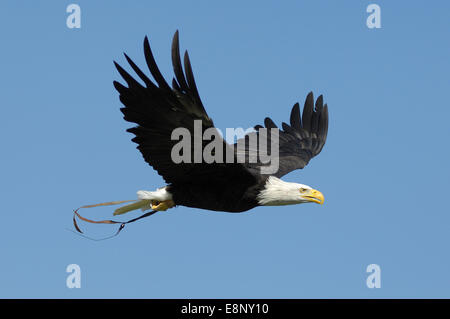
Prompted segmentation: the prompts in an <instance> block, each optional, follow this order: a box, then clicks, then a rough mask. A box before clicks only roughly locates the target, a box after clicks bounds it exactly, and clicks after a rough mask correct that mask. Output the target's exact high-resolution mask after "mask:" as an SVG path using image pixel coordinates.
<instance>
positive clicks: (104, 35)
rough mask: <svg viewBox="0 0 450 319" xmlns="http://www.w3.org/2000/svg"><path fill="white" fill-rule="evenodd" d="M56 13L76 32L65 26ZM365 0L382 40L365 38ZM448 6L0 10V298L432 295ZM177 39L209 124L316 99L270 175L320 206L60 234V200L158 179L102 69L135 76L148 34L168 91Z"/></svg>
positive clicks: (442, 260)
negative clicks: (290, 165)
mask: <svg viewBox="0 0 450 319" xmlns="http://www.w3.org/2000/svg"><path fill="white" fill-rule="evenodd" d="M70 3H77V4H79V5H80V7H81V12H82V16H81V19H82V20H81V29H69V28H67V26H66V18H67V15H68V14H67V13H66V7H67V6H68V5H69V4H70ZM370 3H376V4H378V5H379V6H380V8H381V24H382V25H381V26H382V27H381V29H369V28H367V26H366V18H367V16H368V13H366V7H367V6H368V5H369V4H370ZM449 10H450V4H449V3H448V2H447V1H433V2H429V1H408V2H406V1H395V2H394V1H373V2H370V1H285V2H283V3H279V1H257V2H256V1H255V2H250V1H249V2H246V3H242V2H238V1H235V2H233V1H231V2H230V1H227V2H220V3H219V2H211V1H196V2H195V4H194V3H192V4H189V3H188V2H182V1H176V2H174V1H170V2H163V1H160V2H157V1H151V2H150V1H135V2H127V4H126V5H125V2H123V1H81V0H80V1H73V2H72V1H45V2H44V1H2V2H1V3H0V30H1V31H0V32H1V35H2V36H1V39H2V50H1V53H0V61H1V75H2V76H0V85H1V87H2V90H1V91H2V95H1V96H2V99H1V111H2V116H1V117H0V122H1V125H0V141H1V146H2V156H1V159H0V161H1V166H0V167H1V168H0V170H1V179H0V193H1V199H2V200H1V210H2V227H1V229H2V230H1V232H0V239H1V241H2V256H1V266H0V297H4V298H5V297H8V298H18V297H25V298H34V297H39V298H46V297H54V298H112V297H114V298H224V297H238V298H240V297H245V298H350V297H353V298H382V297H385V298H392V297H393V298H398V297H413V298H416V297H425V298H429V297H447V298H448V297H450V272H449V271H448V270H449V267H450V256H449V253H448V243H449V241H450V211H449V209H448V204H447V199H448V190H449V189H450V187H449V186H450V183H449V181H450V170H449V168H448V163H449V160H450V158H449V157H450V151H449V148H448V137H449V136H450V135H449V134H450V126H449V125H448V121H449V117H450V109H449V103H448V97H447V93H448V89H449V84H450V81H449V73H450V68H449V51H450V44H449V41H448V37H449V30H450V21H449V19H448V12H449ZM176 29H179V30H180V41H181V48H182V50H184V49H188V50H189V54H190V57H191V62H192V65H193V69H194V74H195V76H196V81H197V85H198V87H199V91H200V95H201V97H202V100H203V102H204V104H205V106H206V108H207V111H208V113H209V115H210V116H211V117H212V118H213V119H214V122H215V124H216V126H217V127H219V128H220V129H222V130H224V129H225V128H226V127H244V128H247V127H250V126H253V125H255V124H259V123H261V122H262V121H263V119H264V117H266V116H270V117H271V118H272V119H273V120H274V121H275V122H276V123H281V121H287V120H288V118H289V112H290V109H291V107H292V105H293V104H294V103H295V102H297V101H299V102H300V103H303V101H304V99H305V97H306V94H307V93H308V92H309V91H311V90H312V91H313V92H314V93H315V95H316V96H318V95H319V94H323V95H324V98H325V101H326V102H327V103H328V105H329V112H330V126H329V133H328V140H327V144H326V145H325V147H324V149H323V151H322V153H321V154H320V155H319V156H318V157H317V158H315V159H313V160H312V161H311V162H310V164H309V165H308V166H307V167H306V168H305V169H304V170H299V171H295V172H292V173H290V174H289V175H287V176H285V177H284V179H285V180H287V181H292V182H299V183H304V184H308V185H311V186H313V187H314V188H317V189H319V190H320V191H322V193H324V195H325V204H324V205H323V206H319V205H313V204H308V205H297V206H289V207H264V208H257V209H254V210H251V211H249V212H247V213H243V214H227V213H218V212H208V211H199V210H196V209H191V208H185V207H177V208H176V209H173V210H170V211H168V212H166V213H159V214H156V215H154V216H152V217H151V218H148V219H144V220H142V221H141V222H139V223H135V224H132V225H129V226H127V227H126V229H125V230H124V231H123V232H122V233H121V235H120V236H118V237H115V238H113V239H111V240H107V241H103V242H93V241H89V240H86V239H83V238H81V237H79V236H76V235H75V234H73V233H72V232H70V231H68V229H72V228H73V226H72V210H73V209H74V208H76V207H78V206H81V205H84V204H92V203H97V202H103V201H110V200H122V199H133V198H135V192H136V191H137V190H139V189H148V190H153V189H154V188H156V187H160V186H162V185H164V184H163V180H162V178H161V177H160V176H158V175H157V174H156V172H155V171H153V169H152V168H151V167H149V166H148V165H147V164H146V163H145V162H144V161H143V159H142V158H141V155H140V153H139V152H138V151H137V150H136V149H135V144H133V143H132V142H131V141H130V139H131V137H132V136H131V134H129V133H126V132H125V129H126V128H128V127H130V124H129V123H126V122H125V121H123V119H122V115H121V113H120V111H119V108H120V106H121V104H120V102H119V99H118V94H117V92H115V90H114V88H113V86H112V81H113V80H118V79H119V75H118V74H117V72H116V70H115V69H114V67H113V63H112V61H113V60H116V61H118V62H119V63H121V64H122V65H125V64H126V63H125V59H124V57H123V56H122V52H127V54H128V55H129V56H130V57H132V58H133V59H134V60H135V62H136V63H137V64H138V65H140V66H142V67H143V68H144V65H145V64H144V57H143V50H142V42H143V38H144V36H145V35H148V36H149V39H150V43H151V46H152V48H153V52H154V54H155V57H156V60H157V62H158V64H159V66H160V69H161V70H162V72H163V74H164V75H165V76H166V78H167V79H171V77H172V70H171V64H170V44H171V38H172V35H173V33H174V32H175V30H176ZM128 69H129V68H128ZM111 212H112V209H110V208H101V209H92V210H85V211H84V212H83V213H84V214H85V215H86V216H89V217H92V218H107V217H108V218H109V216H110V214H111ZM134 214H135V213H133V215H132V216H133V217H134V216H135V215H134ZM82 227H84V229H85V230H86V231H87V232H88V233H89V234H91V235H93V236H102V235H107V234H110V233H112V232H114V231H115V229H116V228H111V227H110V226H106V225H100V226H91V225H85V224H83V225H82ZM69 264H78V265H79V266H80V268H81V288H80V289H69V288H67V287H66V278H67V276H68V273H66V267H67V265H69ZM369 264H378V265H379V266H380V267H381V288H379V289H369V288H367V286H366V277H367V276H368V274H367V273H366V267H367V266H368V265H369Z"/></svg>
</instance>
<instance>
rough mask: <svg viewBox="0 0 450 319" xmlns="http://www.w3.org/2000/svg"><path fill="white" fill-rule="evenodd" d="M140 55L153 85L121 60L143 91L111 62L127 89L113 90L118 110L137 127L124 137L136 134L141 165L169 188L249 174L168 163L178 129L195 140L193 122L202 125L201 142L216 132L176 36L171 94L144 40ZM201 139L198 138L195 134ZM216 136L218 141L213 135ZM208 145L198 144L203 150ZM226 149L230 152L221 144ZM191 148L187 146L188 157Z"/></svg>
mask: <svg viewBox="0 0 450 319" xmlns="http://www.w3.org/2000/svg"><path fill="white" fill-rule="evenodd" d="M144 54H145V60H146V63H147V66H148V68H149V70H150V72H151V74H152V76H153V78H154V81H155V82H156V83H154V82H153V81H152V80H150V79H149V78H148V77H147V76H146V75H145V74H144V72H142V71H141V70H140V69H139V68H138V67H137V66H136V64H135V63H134V62H133V61H132V60H131V59H130V58H129V57H128V56H127V55H126V54H125V58H126V59H127V61H128V63H129V64H130V66H131V68H132V69H133V70H134V71H135V72H136V74H137V75H138V76H139V78H140V79H141V80H142V81H143V82H144V84H145V86H143V85H142V84H140V83H139V82H138V81H136V80H135V79H134V78H133V77H132V76H131V75H130V74H128V73H127V72H126V71H125V70H124V69H123V68H122V67H121V66H120V65H118V64H117V63H116V62H114V64H115V66H116V68H117V70H118V71H119V73H120V75H121V76H122V77H123V79H124V80H125V81H126V83H127V85H128V87H126V86H124V85H122V84H120V83H118V82H116V81H114V87H115V88H116V89H117V91H118V92H119V93H120V101H121V102H122V104H123V105H124V107H123V108H121V111H122V113H123V114H124V119H125V120H126V121H129V122H133V123H136V124H138V125H137V126H136V127H133V128H130V129H128V130H127V131H128V132H131V133H134V134H135V135H136V137H134V138H133V139H132V141H133V142H135V143H137V144H138V146H137V148H138V149H139V151H140V152H141V153H142V155H143V157H144V159H145V161H146V162H147V163H149V164H150V165H151V166H152V167H153V168H154V169H156V171H157V172H158V174H159V175H161V176H162V177H163V178H164V180H165V181H166V182H167V183H173V182H176V181H177V182H180V181H183V180H187V179H190V178H202V177H203V178H212V177H213V176H212V175H211V174H214V175H215V176H217V177H218V178H219V176H222V177H223V176H230V174H231V173H232V174H244V176H245V174H247V175H249V176H250V174H249V173H248V172H247V170H246V169H245V167H244V166H242V165H240V164H231V165H225V164H223V163H211V164H206V163H204V162H203V161H202V163H194V161H193V160H192V161H191V162H190V163H184V162H181V163H178V164H176V163H175V162H174V160H173V159H172V156H171V154H172V149H173V147H174V145H176V144H177V143H178V142H179V141H178V140H172V139H171V136H172V132H173V131H174V130H175V129H176V128H185V129H188V130H189V132H190V134H191V136H192V137H193V136H194V121H195V120H201V132H200V134H201V136H203V132H204V131H205V130H206V129H208V128H210V129H215V128H214V124H213V121H212V120H211V119H210V118H209V116H208V114H207V113H206V111H205V108H204V107H203V104H202V101H201V100H200V96H199V94H198V91H197V86H196V84H195V80H194V76H193V73H192V68H191V63H190V61H189V55H188V53H187V51H186V52H185V54H184V71H183V68H182V65H181V59H180V51H179V40H178V31H176V32H175V35H174V37H173V41H172V64H173V70H174V73H175V78H174V79H173V81H172V88H171V87H170V86H169V85H168V84H167V82H166V80H165V79H164V78H163V76H162V74H161V72H160V71H159V69H158V66H157V65H156V62H155V59H154V57H153V54H152V51H151V49H150V45H149V42H148V39H147V37H146V38H145V40H144ZM197 133H199V132H197ZM214 136H220V135H219V134H215V135H214ZM208 142H209V141H203V140H202V150H203V148H204V146H205V144H207V143H208ZM220 142H221V143H223V144H222V145H223V147H224V149H226V148H227V147H231V146H230V145H228V144H227V143H226V142H225V141H223V139H221V141H220ZM194 144H195V143H190V145H191V154H192V155H193V154H194V151H197V152H198V149H197V150H195V149H194V146H195V145H194Z"/></svg>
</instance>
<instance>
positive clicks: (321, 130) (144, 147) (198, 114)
mask: <svg viewBox="0 0 450 319" xmlns="http://www.w3.org/2000/svg"><path fill="white" fill-rule="evenodd" d="M124 55H125V58H126V60H127V61H128V63H129V64H130V66H131V68H132V69H133V70H134V72H135V73H136V74H137V76H138V77H139V78H140V80H141V81H142V82H138V81H137V80H136V79H135V78H133V77H132V76H131V75H130V74H129V73H128V72H127V71H125V70H124V69H123V68H122V67H121V66H120V65H119V64H117V63H116V62H114V64H115V66H116V68H117V70H118V72H119V74H120V75H121V76H122V78H123V79H124V80H125V82H126V85H123V84H121V83H119V82H117V81H114V82H113V83H114V87H115V88H116V90H117V91H118V92H119V94H120V101H121V102H122V104H123V105H124V107H123V108H121V111H122V113H123V114H124V119H125V120H126V121H128V122H132V123H135V124H137V126H135V127H132V128H130V129H128V130H127V131H128V132H131V133H133V134H134V135H135V137H134V138H133V139H132V141H133V142H135V143H137V144H138V146H137V149H139V151H140V152H141V153H142V156H143V157H144V160H145V161H146V162H147V163H148V164H150V165H151V166H152V167H153V168H154V169H155V170H156V171H157V172H158V174H159V175H161V176H162V177H163V178H164V180H165V182H166V183H167V185H166V186H164V187H161V188H158V189H156V190H155V191H138V192H137V196H138V199H137V200H135V201H134V202H133V203H132V204H127V205H125V206H123V207H120V208H118V209H116V211H115V212H114V215H120V214H123V213H126V212H129V211H131V210H135V209H142V210H143V211H145V210H151V212H149V213H147V214H146V215H147V216H148V215H150V214H152V213H154V212H157V211H165V210H167V209H169V208H172V207H174V206H177V205H180V206H187V207H193V208H198V209H206V210H212V211H223V212H233V213H238V212H244V211H247V210H249V209H252V208H255V207H257V206H274V205H290V204H299V203H310V202H312V203H319V204H323V201H324V197H323V195H322V193H321V192H320V191H318V190H315V189H313V188H312V187H310V186H308V185H304V184H299V183H290V182H286V181H283V180H281V179H280V178H281V177H282V176H283V175H285V174H287V173H289V172H291V171H293V170H296V169H302V168H303V167H305V166H306V165H307V164H308V162H309V161H310V159H311V158H313V157H314V156H316V155H317V154H319V153H320V151H321V150H322V148H323V146H324V144H325V141H326V138H327V131H328V108H327V105H326V104H325V105H324V103H323V97H322V95H321V96H319V97H318V98H317V100H316V101H314V98H313V94H312V92H311V93H309V94H308V95H307V97H306V101H305V104H304V108H303V112H302V114H300V107H299V104H298V103H296V104H295V105H294V106H293V108H292V111H291V114H290V125H289V124H286V123H282V130H279V129H278V127H277V126H276V125H275V123H274V122H273V121H272V120H271V119H270V118H266V119H265V120H264V126H262V125H256V126H255V127H254V130H253V132H251V133H249V134H247V135H246V136H245V137H244V138H243V139H241V140H238V141H237V142H236V143H235V144H230V143H227V142H226V141H225V140H224V139H223V138H222V137H221V135H220V134H216V135H214V136H215V145H216V149H215V150H213V153H214V152H219V151H221V153H222V154H225V153H227V152H228V153H227V154H231V156H229V157H228V158H227V160H223V161H213V162H206V161H195V160H194V161H182V162H175V161H174V159H173V154H174V153H173V150H174V147H175V146H176V144H177V143H179V141H177V140H176V139H174V138H173V132H174V130H176V129H177V128H183V129H184V130H185V131H187V132H188V133H192V134H195V133H200V134H201V135H202V134H204V133H205V132H206V131H207V130H210V131H211V130H213V131H214V130H216V128H215V127H214V124H213V121H212V120H211V118H210V117H209V116H208V114H207V113H206V111H205V108H204V107H203V103H202V101H201V99H200V96H199V93H198V91H197V86H196V84H195V80H194V76H193V73H192V68H191V63H190V60H189V55H188V53H187V51H186V52H185V54H184V70H183V67H182V63H181V59H180V51H179V40H178V31H176V32H175V35H174V37H173V41H172V64H173V71H174V73H175V77H174V78H173V80H172V86H169V84H168V83H167V82H166V80H165V79H164V77H163V76H162V74H161V72H160V71H159V69H158V67H157V65H156V62H155V59H154V57H153V54H152V51H151V49H150V45H149V42H148V39H147V37H145V40H144V55H145V60H146V63H147V66H148V68H149V70H150V73H151V75H152V76H153V80H151V79H150V78H149V77H147V75H146V74H145V73H144V72H143V71H142V70H141V69H140V68H139V67H138V66H137V65H136V64H135V63H134V62H133V61H132V60H131V59H130V58H129V57H128V56H127V55H126V54H124ZM199 121H201V122H200V123H201V125H200V126H197V132H195V131H196V127H195V125H196V122H197V123H199ZM267 130H270V132H268V131H267ZM273 130H276V133H277V134H274V133H272V131H273ZM263 133H265V134H263ZM252 137H256V138H260V139H259V140H258V142H257V144H256V146H255V145H253V146H252V145H250V144H251V143H249V141H250V140H251V138H252ZM275 138H276V141H275ZM242 140H243V141H245V142H248V143H243V144H242V143H241V144H239V141H242ZM264 141H265V142H266V145H269V144H270V150H269V151H270V153H271V154H276V158H272V159H275V160H276V162H277V163H278V167H277V169H276V170H275V171H274V172H272V173H264V172H263V170H262V168H264V167H267V166H268V165H269V164H268V163H267V162H264V161H262V160H260V157H258V156H256V157H253V159H255V158H256V160H253V161H250V160H249V159H250V158H251V155H255V154H258V153H259V152H260V147H262V145H263V144H264V143H262V142H264ZM207 142H208V140H202V142H201V144H200V148H197V149H196V147H195V145H191V146H190V149H188V150H184V151H183V152H187V153H188V155H189V154H191V155H195V154H194V153H195V152H197V153H198V152H199V151H200V154H202V152H203V151H204V150H205V148H206V147H207ZM238 145H241V147H238ZM242 145H243V146H242ZM275 150H276V151H277V152H274V151H275ZM230 152H231V153H230ZM184 155H186V154H184ZM239 155H243V157H241V160H240V161H239V160H238V157H239ZM242 158H243V159H244V160H242Z"/></svg>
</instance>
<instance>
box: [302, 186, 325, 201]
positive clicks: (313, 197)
mask: <svg viewBox="0 0 450 319" xmlns="http://www.w3.org/2000/svg"><path fill="white" fill-rule="evenodd" d="M302 196H303V197H304V198H305V199H306V200H308V201H310V202H313V203H317V204H323V202H324V201H325V198H324V197H323V194H322V193H321V192H319V191H318V190H315V189H308V190H307V191H306V192H305V193H304V194H302Z"/></svg>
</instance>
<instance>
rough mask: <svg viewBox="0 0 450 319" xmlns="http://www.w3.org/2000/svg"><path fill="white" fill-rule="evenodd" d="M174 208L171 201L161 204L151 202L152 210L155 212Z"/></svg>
mask: <svg viewBox="0 0 450 319" xmlns="http://www.w3.org/2000/svg"><path fill="white" fill-rule="evenodd" d="M174 206H175V203H174V201H173V200H165V201H162V202H159V201H153V202H152V209H153V210H156V211H158V212H162V211H166V210H168V209H169V208H172V207H174Z"/></svg>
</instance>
